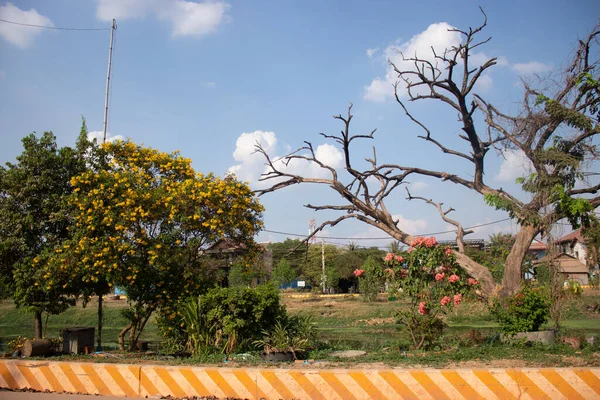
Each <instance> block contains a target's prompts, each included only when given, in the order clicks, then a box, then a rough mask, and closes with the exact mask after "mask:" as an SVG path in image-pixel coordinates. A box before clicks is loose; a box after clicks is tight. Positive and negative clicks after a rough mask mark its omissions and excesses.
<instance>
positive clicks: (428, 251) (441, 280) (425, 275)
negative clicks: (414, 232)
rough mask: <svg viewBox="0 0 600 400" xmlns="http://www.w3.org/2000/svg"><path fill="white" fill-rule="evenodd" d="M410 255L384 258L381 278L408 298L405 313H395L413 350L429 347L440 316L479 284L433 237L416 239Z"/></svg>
mask: <svg viewBox="0 0 600 400" xmlns="http://www.w3.org/2000/svg"><path fill="white" fill-rule="evenodd" d="M411 245H412V246H411V248H410V249H409V250H410V251H407V252H404V253H401V254H392V253H388V254H387V255H386V256H385V257H384V263H385V266H386V268H385V269H384V270H383V271H384V274H383V276H384V278H385V279H387V281H388V283H389V284H390V285H391V286H393V285H397V287H399V288H400V289H402V292H403V293H404V294H405V295H407V296H408V297H409V298H410V301H411V306H410V307H409V308H408V310H403V311H400V312H399V313H398V319H399V321H400V322H401V323H402V325H404V326H405V327H406V329H407V330H408V332H409V333H410V336H411V338H412V340H413V343H414V345H415V347H416V348H417V349H419V348H421V347H424V346H431V345H432V344H433V343H434V342H435V341H436V340H437V339H438V338H439V336H440V335H441V334H442V332H443V329H444V323H443V321H442V319H441V318H440V317H441V315H442V314H444V313H446V312H448V311H449V310H451V309H453V308H454V307H458V306H459V305H460V303H461V302H462V300H463V296H464V295H466V294H468V293H469V292H471V291H474V290H475V289H476V288H477V287H478V284H479V282H477V280H475V279H473V278H471V277H468V276H467V275H466V273H465V272H464V270H463V269H462V268H460V267H459V266H458V264H457V263H456V258H455V256H454V252H453V251H452V250H451V249H450V248H448V247H446V246H440V245H439V244H438V243H437V241H436V239H435V238H433V237H430V238H424V237H417V238H415V239H414V240H413V242H412V243H411Z"/></svg>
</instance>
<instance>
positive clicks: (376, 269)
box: [354, 257, 384, 301]
mask: <svg viewBox="0 0 600 400" xmlns="http://www.w3.org/2000/svg"><path fill="white" fill-rule="evenodd" d="M354 276H356V277H357V278H359V279H358V290H359V291H360V294H361V295H362V298H363V299H364V300H365V301H375V300H376V299H377V294H379V290H380V289H381V286H382V284H383V281H384V278H383V271H382V268H381V266H380V264H379V263H378V262H377V261H376V260H375V259H374V258H373V257H369V258H367V260H366V261H365V264H364V265H363V267H362V269H357V270H355V271H354Z"/></svg>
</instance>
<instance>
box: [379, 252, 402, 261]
mask: <svg viewBox="0 0 600 400" xmlns="http://www.w3.org/2000/svg"><path fill="white" fill-rule="evenodd" d="M383 261H385V262H386V263H389V262H392V261H396V262H397V263H401V262H404V257H402V256H400V255H396V254H394V253H387V254H386V255H385V257H383Z"/></svg>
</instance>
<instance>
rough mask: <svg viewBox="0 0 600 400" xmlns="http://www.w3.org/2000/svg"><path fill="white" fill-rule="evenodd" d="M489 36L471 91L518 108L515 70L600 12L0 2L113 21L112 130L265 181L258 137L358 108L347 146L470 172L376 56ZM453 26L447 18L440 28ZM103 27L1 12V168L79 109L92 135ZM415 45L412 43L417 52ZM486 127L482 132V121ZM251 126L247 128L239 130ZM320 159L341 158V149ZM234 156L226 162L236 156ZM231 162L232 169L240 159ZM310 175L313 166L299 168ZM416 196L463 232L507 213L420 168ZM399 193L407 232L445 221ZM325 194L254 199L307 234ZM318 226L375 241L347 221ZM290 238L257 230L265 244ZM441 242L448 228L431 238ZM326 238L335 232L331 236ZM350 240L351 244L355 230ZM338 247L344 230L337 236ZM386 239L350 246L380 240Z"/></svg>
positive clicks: (198, 164) (326, 124) (106, 0)
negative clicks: (457, 35) (477, 30)
mask: <svg viewBox="0 0 600 400" xmlns="http://www.w3.org/2000/svg"><path fill="white" fill-rule="evenodd" d="M478 6H481V7H482V8H483V9H484V10H485V11H486V13H487V15H488V18H489V20H488V27H487V28H486V30H485V31H484V33H483V35H485V36H486V37H487V36H492V40H491V42H490V43H488V44H487V45H486V46H484V47H482V48H481V50H480V54H479V56H480V57H482V58H484V57H486V56H488V57H492V56H493V57H499V60H500V62H499V65H497V66H495V67H494V68H492V69H491V70H490V72H489V73H488V74H487V75H486V77H485V79H484V80H483V81H482V82H481V85H479V87H478V88H477V90H476V92H478V93H480V94H481V95H482V96H484V97H485V98H486V100H488V101H490V102H492V103H493V104H495V105H497V106H498V107H500V108H501V109H503V110H504V111H515V110H518V102H519V99H520V95H521V93H522V90H521V88H520V86H519V82H520V81H519V80H520V78H525V79H531V77H532V74H533V73H540V74H546V73H552V72H553V71H556V70H559V69H560V68H561V67H564V66H565V63H566V62H567V61H568V58H569V55H570V54H571V51H572V49H573V47H574V44H575V43H576V42H577V39H578V38H580V37H584V36H585V35H586V34H587V33H588V31H589V30H591V29H592V27H593V26H594V24H595V23H596V22H597V20H598V17H599V16H600V3H598V2H597V1H593V0H589V1H586V0H581V1H577V2H568V1H558V0H555V1H503V2H498V1H481V2H472V1H454V2H434V3H431V2H429V3H421V2H402V1H369V2H366V1H334V0H330V1H302V2H300V1H296V2H292V1H278V2H266V1H253V2H249V1H234V0H229V1H220V2H218V1H205V2H200V1H197V2H193V1H191V0H190V1H184V0H145V1H144V0H121V1H119V0H54V1H47V0H31V1H26V0H22V1H21V0H13V1H12V2H10V3H7V2H5V1H4V0H0V19H6V20H12V21H16V22H23V23H29V24H36V25H47V26H55V27H78V28H108V27H109V26H110V20H111V19H112V18H116V19H117V24H118V29H117V31H116V33H115V47H114V60H113V61H114V66H113V82H112V95H111V101H110V107H111V111H110V120H109V131H110V133H111V134H112V135H113V136H122V137H129V138H131V139H132V140H134V141H136V142H139V143H144V144H146V145H149V146H152V147H156V148H158V149H160V150H162V151H173V150H176V149H179V150H181V152H182V154H183V155H184V156H186V157H191V158H192V160H193V165H194V167H195V168H196V169H197V170H198V171H202V172H210V171H212V172H215V173H216V174H219V175H223V174H224V173H225V172H226V171H227V170H228V169H230V168H231V167H234V170H235V171H236V172H237V174H238V175H239V176H240V177H241V178H243V179H247V180H249V181H250V183H251V185H252V186H253V187H260V186H259V184H258V183H256V180H257V178H258V175H259V174H260V172H262V170H263V169H264V167H263V166H262V160H261V159H260V158H259V157H257V156H256V155H254V156H253V155H250V154H249V153H250V150H251V144H252V143H253V141H254V140H256V139H259V140H261V141H262V142H263V143H264V144H265V145H267V146H268V148H269V149H270V151H271V153H272V154H273V155H275V156H277V155H283V154H284V153H285V152H286V151H288V150H289V149H295V148H297V147H299V146H300V145H302V141H303V140H311V141H313V143H314V144H315V147H317V146H318V145H323V144H324V143H325V142H324V141H323V140H322V138H321V137H320V136H319V135H318V133H319V132H327V133H335V132H338V131H339V129H341V126H340V124H339V122H336V121H334V120H333V118H332V116H333V115H334V114H338V113H345V112H346V109H347V107H348V104H349V102H353V103H354V109H353V113H354V115H355V119H354V121H355V125H354V129H355V130H356V131H357V132H367V131H371V130H372V129H374V128H377V129H378V131H377V134H376V135H375V137H376V140H375V141H374V143H365V146H363V147H362V148H358V149H357V150H356V160H357V163H360V160H361V159H362V158H363V157H364V156H365V155H368V152H369V151H370V146H371V145H373V144H374V145H375V146H376V147H377V148H378V156H379V158H380V160H382V161H386V162H394V163H399V164H404V165H417V166H427V167H432V168H437V169H444V170H448V171H453V172H461V173H467V174H468V169H467V167H468V166H467V165H465V164H463V163H461V162H457V161H456V159H454V158H453V157H451V156H444V155H443V154H441V153H439V152H438V151H437V150H436V149H435V148H434V147H433V146H431V144H427V143H425V142H424V141H422V140H419V139H417V138H416V136H417V135H418V134H420V133H421V132H419V130H418V129H417V127H415V126H414V125H413V124H411V123H410V122H409V121H408V120H407V119H406V117H405V116H404V114H403V113H402V110H401V108H400V107H399V106H398V105H397V104H396V103H395V102H393V101H391V98H390V97H389V94H390V93H391V89H390V87H391V83H392V80H393V77H392V76H391V75H390V74H389V73H388V68H389V67H388V66H387V63H386V58H387V57H388V56H392V57H393V54H394V53H393V51H392V49H393V48H400V49H403V50H405V51H425V49H427V48H428V43H429V42H430V41H431V42H432V43H434V44H436V45H444V44H445V43H452V38H451V37H449V36H448V33H447V31H446V27H447V26H454V27H459V28H461V29H466V28H468V27H469V26H475V25H478V24H479V23H480V22H481V20H482V16H481V13H480V11H479V9H478ZM446 24H447V25H446ZM108 41H109V31H63V30H44V29H37V28H29V27H22V26H16V25H11V24H6V23H2V22H0V94H1V95H0V134H1V135H2V146H1V147H0V162H2V163H4V162H6V161H12V160H14V158H15V157H16V156H17V155H18V154H19V153H20V151H21V147H20V139H21V138H22V137H23V136H25V135H27V134H29V133H30V132H33V131H36V132H38V133H41V132H43V131H47V130H51V131H53V132H54V134H55V135H56V136H57V137H58V140H59V143H60V144H61V145H71V144H73V142H74V140H75V138H76V137H77V134H78V132H79V127H80V123H81V116H85V118H86V119H87V121H88V127H89V128H90V130H91V131H100V130H101V129H102V117H103V107H104V90H105V79H106V62H107V55H108V54H107V53H108ZM419 54H420V53H419ZM410 106H411V107H412V108H411V110H413V111H414V112H415V113H416V114H417V115H418V116H420V117H421V118H423V120H424V121H426V122H427V123H428V125H429V127H430V128H431V129H433V131H434V132H435V133H436V134H437V135H439V136H438V137H440V138H443V139H444V140H445V141H446V143H449V144H454V138H455V136H456V132H457V130H458V129H459V128H458V125H457V123H456V116H455V115H453V113H451V112H448V110H445V109H444V108H440V107H437V106H436V105H435V104H433V103H425V102H421V103H412V104H410ZM481 128H482V126H480V129H481ZM244 133H246V135H243V134H244ZM320 149H321V153H320V154H321V155H322V157H323V158H324V159H326V160H328V161H331V162H332V163H334V164H335V163H337V162H339V152H338V153H336V150H335V149H334V148H333V147H331V146H322V147H321V148H320ZM234 152H235V157H234ZM490 156H491V157H489V160H488V164H487V166H486V179H487V181H488V183H489V184H491V185H492V186H495V187H499V186H502V187H503V188H505V189H507V188H513V189H514V184H513V183H512V182H514V178H515V177H516V176H518V175H519V174H520V173H521V172H522V171H523V168H522V167H523V163H522V161H521V160H520V159H519V157H518V155H516V154H506V155H505V157H506V160H505V159H504V158H502V157H496V156H495V155H491V154H490ZM235 166H238V167H235ZM298 168H299V171H302V172H303V173H308V174H314V173H318V171H316V170H315V169H314V168H311V167H310V166H304V167H298ZM411 184H412V188H413V192H414V194H419V195H422V196H425V197H430V198H433V199H434V200H437V201H443V202H444V204H445V205H447V206H451V207H453V208H455V209H456V211H455V212H454V213H453V214H451V215H453V216H454V217H455V218H456V219H458V220H460V221H461V222H462V223H463V225H464V226H471V225H476V224H481V223H486V222H492V221H496V220H500V219H503V218H506V215H505V214H504V213H501V212H497V211H494V210H493V209H491V208H489V207H487V206H485V204H484V203H483V201H482V199H481V198H480V196H478V195H475V194H473V193H470V192H468V191H466V190H463V189H461V188H459V187H456V186H455V185H453V184H450V183H443V184H442V183H439V182H435V181H432V180H425V179H418V178H415V179H414V180H413V181H411ZM404 198H405V192H404V191H399V192H398V194H397V195H395V196H393V197H392V198H390V200H389V201H388V208H390V209H391V211H392V212H393V214H395V215H396V216H398V217H399V219H400V224H401V227H402V228H404V229H405V230H407V231H408V232H409V233H411V234H423V233H430V232H439V231H445V230H447V229H448V226H447V224H446V223H444V222H443V221H441V220H440V218H439V216H438V214H437V212H435V210H434V209H432V208H431V207H430V206H427V205H425V204H422V203H419V202H415V201H413V202H407V201H405V200H404ZM337 200H338V199H337V197H336V195H335V194H334V193H332V192H331V191H330V190H328V189H327V188H312V187H295V188H290V189H288V190H284V191H281V192H277V193H273V194H268V195H266V196H264V197H262V200H261V201H262V202H263V204H264V205H265V207H266V212H265V215H264V219H265V225H266V228H267V229H270V230H276V231H285V232H299V233H306V232H307V230H308V220H309V219H311V218H313V216H314V217H315V218H316V219H317V222H319V221H324V220H325V219H329V218H331V217H334V214H327V213H317V214H316V215H315V214H313V212H312V211H310V210H307V209H304V208H303V207H302V205H303V204H306V203H312V204H318V203H332V202H337ZM511 230H512V231H513V232H514V231H515V225H514V223H511V222H510V221H504V222H502V223H498V224H494V225H490V226H487V227H484V228H481V229H479V230H478V231H477V232H476V233H475V234H474V235H472V237H473V238H476V237H480V238H487V236H488V235H489V234H490V233H494V232H498V231H504V232H511ZM325 235H327V236H340V237H382V236H385V235H384V234H383V233H381V232H378V231H376V230H374V229H372V228H368V227H366V226H364V225H361V224H360V223H356V222H347V223H343V224H342V225H338V226H337V227H335V228H331V229H327V231H326V233H325ZM284 238H285V236H281V235H275V234H269V233H263V234H261V235H260V237H259V239H260V240H274V241H277V240H283V239H284ZM439 238H441V239H449V238H451V236H450V235H445V236H444V235H440V236H439ZM330 241H336V240H330ZM357 241H359V240H358V239H357ZM337 242H347V240H337ZM385 243H386V241H385V240H381V241H360V244H377V245H385Z"/></svg>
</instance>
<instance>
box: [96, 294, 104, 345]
mask: <svg viewBox="0 0 600 400" xmlns="http://www.w3.org/2000/svg"><path fill="white" fill-rule="evenodd" d="M102 311H103V310H102V295H99V296H98V337H97V340H98V347H97V348H96V350H97V351H102V317H103V315H102Z"/></svg>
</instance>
